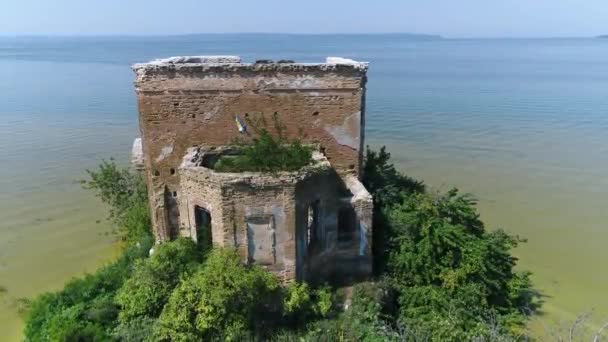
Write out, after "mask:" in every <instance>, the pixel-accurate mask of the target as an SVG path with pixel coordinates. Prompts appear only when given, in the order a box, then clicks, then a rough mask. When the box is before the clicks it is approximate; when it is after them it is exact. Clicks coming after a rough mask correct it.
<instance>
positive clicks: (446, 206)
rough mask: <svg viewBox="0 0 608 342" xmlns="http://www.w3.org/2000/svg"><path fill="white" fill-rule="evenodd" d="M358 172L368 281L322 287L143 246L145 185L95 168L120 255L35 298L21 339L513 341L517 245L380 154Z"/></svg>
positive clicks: (521, 287) (456, 199)
mask: <svg viewBox="0 0 608 342" xmlns="http://www.w3.org/2000/svg"><path fill="white" fill-rule="evenodd" d="M254 145H255V144H254ZM277 146H282V145H281V144H279V145H277ZM275 147H276V146H275ZM258 152H259V150H258ZM258 152H256V153H258ZM364 171H365V178H364V183H365V185H366V186H367V188H368V189H369V190H370V192H371V193H372V194H373V196H374V201H375V208H374V210H375V213H374V215H375V217H374V224H375V227H374V232H375V234H376V235H374V258H375V261H376V264H375V270H376V273H377V274H376V279H375V280H374V281H370V282H365V283H360V284H356V285H354V286H353V287H352V288H343V289H335V288H334V289H332V288H330V287H327V286H322V287H318V288H312V287H310V286H309V285H307V284H304V283H292V284H289V285H286V286H284V285H282V284H281V283H280V282H279V280H278V279H277V278H276V277H275V276H274V275H273V274H271V273H268V272H267V271H265V270H264V269H263V268H261V267H258V266H251V265H243V264H242V263H241V259H240V257H239V255H238V254H237V252H236V251H234V250H231V249H212V250H211V251H206V250H203V249H202V248H201V247H200V246H197V245H196V244H195V243H193V242H192V241H190V240H183V239H178V240H175V241H172V242H165V243H163V244H161V245H158V246H155V247H154V249H155V251H154V253H152V254H151V255H149V253H148V250H149V248H150V247H151V246H152V238H151V234H150V218H149V212H148V209H147V199H146V189H145V185H144V184H143V182H142V180H141V178H140V177H139V176H138V175H135V174H132V173H130V172H129V171H128V170H126V169H122V168H120V167H118V166H117V165H115V163H114V162H112V161H110V162H104V163H102V164H101V166H100V168H99V170H96V171H90V172H89V174H90V177H91V180H89V181H87V182H85V186H86V187H87V188H90V189H92V190H93V191H95V192H96V193H97V195H98V196H99V197H100V198H101V199H102V200H103V201H104V202H105V203H107V204H108V205H109V206H110V208H111V218H112V219H113V220H114V222H115V223H116V225H117V227H118V230H117V233H118V234H119V236H120V238H121V239H122V240H123V241H125V249H124V251H123V254H122V255H121V257H120V258H118V260H116V261H115V262H113V263H111V264H109V265H107V266H105V267H102V268H101V269H100V270H98V271H97V272H96V273H94V274H90V275H86V276H85V277H83V278H81V279H75V280H72V281H71V282H69V283H68V284H67V285H66V287H65V288H64V289H63V290H62V291H59V292H56V293H46V294H43V295H41V296H39V297H37V298H36V299H34V300H33V301H32V302H31V303H30V305H29V309H28V311H27V318H26V328H25V335H26V341H199V340H231V341H237V340H238V341H241V340H252V341H255V340H260V341H267V340H272V341H420V340H430V341H467V340H477V341H490V340H491V341H511V340H516V339H517V338H518V337H520V336H521V335H522V334H523V330H522V328H523V324H524V323H525V321H526V314H524V313H526V312H528V311H526V310H529V309H533V306H534V304H535V302H534V296H535V292H534V291H533V290H532V287H531V283H530V277H529V273H526V272H518V271H516V270H515V265H516V262H517V260H516V259H515V258H514V257H513V256H512V255H511V250H512V248H514V247H515V246H516V245H517V244H518V243H519V242H520V240H519V239H518V238H516V237H513V236H510V235H508V234H507V233H505V232H504V231H501V230H495V231H488V230H486V229H485V227H484V224H483V222H482V221H481V220H480V218H479V214H478V213H477V211H476V209H475V201H474V199H473V198H472V197H471V196H469V195H466V194H461V193H459V192H458V191H457V190H455V189H454V190H450V191H448V192H447V193H443V194H440V193H433V192H429V191H428V190H427V189H426V187H425V186H424V184H422V183H421V182H418V181H415V180H413V179H411V178H409V177H406V176H403V175H401V174H400V173H399V172H397V171H396V169H395V167H394V166H393V165H392V164H391V163H390V155H389V154H388V153H387V152H386V151H385V150H384V149H381V150H380V151H379V152H371V151H370V152H368V153H367V156H366V164H365V168H364Z"/></svg>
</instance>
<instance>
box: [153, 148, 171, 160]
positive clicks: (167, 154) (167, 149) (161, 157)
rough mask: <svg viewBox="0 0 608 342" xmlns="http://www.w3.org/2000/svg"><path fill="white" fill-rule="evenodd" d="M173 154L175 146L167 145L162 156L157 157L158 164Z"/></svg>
mask: <svg viewBox="0 0 608 342" xmlns="http://www.w3.org/2000/svg"><path fill="white" fill-rule="evenodd" d="M171 153H173V145H167V146H165V147H163V148H162V149H161V150H160V154H159V155H158V157H156V162H157V163H159V162H161V161H163V160H164V159H165V158H167V157H168V156H170V155H171Z"/></svg>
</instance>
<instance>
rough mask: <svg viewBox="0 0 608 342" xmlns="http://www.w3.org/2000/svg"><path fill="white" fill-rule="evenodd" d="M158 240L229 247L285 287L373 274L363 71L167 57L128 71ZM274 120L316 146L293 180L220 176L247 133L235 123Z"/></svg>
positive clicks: (346, 63)
mask: <svg viewBox="0 0 608 342" xmlns="http://www.w3.org/2000/svg"><path fill="white" fill-rule="evenodd" d="M133 70H134V71H135V74H136V80H135V89H136V93H137V97H138V107H139V114H140V115H139V123H140V131H141V140H136V142H135V143H134V156H135V158H136V159H139V162H140V163H141V164H142V168H143V170H144V173H145V177H146V180H147V183H148V188H149V197H150V207H151V212H152V221H153V227H154V234H155V236H156V238H157V240H158V241H159V242H161V241H164V240H168V239H172V238H175V237H177V236H185V237H191V238H193V239H194V240H195V241H200V240H201V237H202V236H204V237H205V238H206V239H208V241H210V242H211V243H212V244H213V245H215V246H233V247H236V248H237V249H238V250H239V252H240V254H241V255H242V258H243V261H244V262H248V263H256V264H259V265H263V266H264V267H266V268H267V269H269V270H270V271H272V272H274V273H276V274H277V275H279V276H280V277H281V278H282V279H284V280H286V281H287V280H292V279H298V280H306V281H312V282H314V281H317V280H330V279H331V278H332V277H360V276H363V277H365V276H367V275H369V274H370V272H371V264H372V262H371V261H372V260H371V258H372V256H371V237H372V209H373V208H372V198H371V196H370V194H369V193H368V192H367V190H366V189H365V187H364V186H363V185H362V184H361V183H360V181H359V176H360V172H361V170H360V169H361V163H362V151H363V135H364V134H363V133H364V122H365V120H364V118H365V116H364V113H365V111H364V109H365V108H364V106H365V83H366V72H367V63H361V62H355V61H352V60H348V59H343V58H333V57H329V58H327V61H326V62H325V63H294V62H293V61H279V62H277V63H274V62H270V61H259V62H256V63H242V62H241V60H240V58H239V57H234V56H197V57H173V58H169V59H163V60H156V61H152V62H149V63H144V64H136V65H134V66H133ZM274 113H278V114H279V115H280V119H281V121H282V123H283V124H284V125H285V126H286V130H285V133H286V134H287V135H288V136H291V137H303V139H304V141H305V142H306V143H311V144H315V146H318V148H317V150H316V151H315V152H314V153H313V159H314V162H313V163H311V165H308V166H305V167H303V168H302V169H301V170H298V171H294V172H279V173H276V174H274V173H273V174H264V173H254V172H242V173H222V172H217V171H215V170H214V169H213V163H214V160H217V158H218V157H219V156H221V155H222V154H223V153H226V151H230V145H231V144H233V142H234V141H235V139H236V138H239V137H242V136H243V135H244V134H250V133H249V132H244V130H243V127H240V126H239V125H238V123H237V122H235V118H242V119H243V120H245V119H246V118H256V117H259V116H262V115H272V114H274Z"/></svg>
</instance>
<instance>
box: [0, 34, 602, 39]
mask: <svg viewBox="0 0 608 342" xmlns="http://www.w3.org/2000/svg"><path fill="white" fill-rule="evenodd" d="M202 35H218V36H219V35H269V36H270V35H277V36H280V35H290V36H338V35H339V36H363V35H367V36H388V35H395V36H397V35H407V36H414V37H421V38H428V39H437V40H440V39H444V40H450V39H453V40H457V39H574V38H601V37H603V36H605V34H597V35H589V36H581V35H573V36H445V35H442V34H435V33H412V32H315V33H313V32H198V33H167V34H163V33H50V34H45V33H18V34H7V33H0V38H103V37H108V38H112V37H115V38H146V37H184V36H202Z"/></svg>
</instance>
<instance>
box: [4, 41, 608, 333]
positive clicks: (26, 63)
mask: <svg viewBox="0 0 608 342" xmlns="http://www.w3.org/2000/svg"><path fill="white" fill-rule="evenodd" d="M188 54H236V55H240V56H242V57H243V58H244V59H245V60H248V61H253V60H254V59H262V58H273V59H295V60H297V61H303V62H306V61H309V62H315V61H320V60H323V59H324V58H325V57H326V56H344V57H349V58H353V59H357V60H365V61H369V62H371V67H370V71H369V82H368V96H367V101H368V102H367V131H366V132H367V139H368V140H367V141H368V143H370V144H371V145H373V146H379V145H382V144H386V145H388V146H389V150H390V151H391V152H392V153H393V156H394V158H395V161H396V162H397V163H398V165H399V166H400V168H401V169H402V170H403V171H405V172H406V173H408V174H410V175H413V176H415V177H418V178H421V179H424V180H425V181H426V182H427V183H428V184H429V185H431V186H433V187H435V188H438V189H447V188H449V187H451V186H458V187H460V188H462V189H463V190H465V191H470V192H472V193H474V194H475V195H477V197H478V198H479V199H480V210H481V213H482V216H483V218H484V219H485V220H486V221H487V222H488V224H489V226H490V227H502V228H505V229H507V230H508V231H511V232H513V233H516V234H519V235H521V236H523V237H527V238H528V243H527V244H525V245H524V246H522V247H520V248H519V249H518V250H517V254H518V256H520V258H521V264H522V267H523V268H527V269H530V270H532V271H533V272H534V274H535V277H534V280H535V282H536V284H537V286H538V287H539V288H540V289H541V290H542V291H543V292H544V293H545V295H546V296H547V303H546V304H545V306H544V311H545V312H546V313H547V315H546V317H547V319H550V320H567V319H571V318H572V317H573V315H575V314H576V313H578V312H580V311H583V310H589V309H591V308H595V309H596V311H597V314H598V315H602V314H604V315H608V312H607V311H608V296H607V295H606V294H605V289H606V287H607V285H608V273H607V272H605V271H604V269H605V267H604V265H603V263H602V261H603V260H605V259H606V258H607V257H608V249H607V248H606V247H607V246H606V244H607V241H608V227H607V226H606V223H605V222H606V218H607V216H608V214H606V211H605V206H606V203H607V201H606V198H605V194H606V193H608V178H606V177H605V173H606V170H608V138H607V134H606V133H607V132H608V115H607V114H608V60H607V59H606V56H608V40H600V39H542V40H541V39H530V40H432V39H412V38H411V37H404V36H399V35H358V36H339V35H322V36H318V35H317V36H312V35H311V36H291V35H205V36H182V37H155V38H153V37H149V38H148V37H146V38H127V37H124V38H119V37H108V38H0V80H2V82H0V165H2V166H3V167H2V168H0V189H2V190H1V191H0V215H2V220H0V286H2V287H5V288H6V289H7V293H6V294H5V295H3V296H2V298H0V331H2V332H3V333H2V334H5V335H6V336H8V338H7V339H8V340H13V339H18V336H19V329H20V325H19V323H18V322H19V321H18V319H17V316H16V314H15V312H14V305H13V304H14V298H17V297H23V296H32V295H34V294H36V293H39V292H41V291H44V290H49V289H56V288H59V287H60V286H61V285H62V284H63V282H64V281H65V280H66V279H69V278H70V277H71V276H75V275H78V274H82V272H84V271H87V270H89V271H90V270H94V269H95V268H96V267H97V266H98V265H99V264H100V263H102V262H104V261H105V260H108V259H109V258H110V257H111V255H112V239H111V238H110V237H108V236H107V235H105V234H104V233H105V232H107V231H108V229H109V226H108V224H107V223H106V222H105V221H103V218H104V210H103V207H101V206H100V205H99V203H98V202H97V201H96V199H94V198H92V197H91V196H90V195H89V194H87V193H86V192H84V191H83V190H81V189H80V188H79V186H78V185H77V184H75V182H74V181H75V180H77V179H81V178H83V177H84V169H86V168H90V167H93V166H95V164H96V163H97V162H98V161H99V160H101V159H102V158H108V157H112V156H114V157H116V158H117V159H119V160H120V161H126V160H127V157H128V152H129V150H130V145H131V142H132V139H133V138H134V137H135V136H136V135H137V134H138V128H137V111H136V103H135V95H134V93H133V89H132V81H133V75H132V73H131V70H130V68H129V65H130V64H131V63H134V62H141V61H147V60H149V59H152V58H159V57H167V56H174V55H188ZM99 220H101V221H99ZM98 221H99V222H98Z"/></svg>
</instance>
